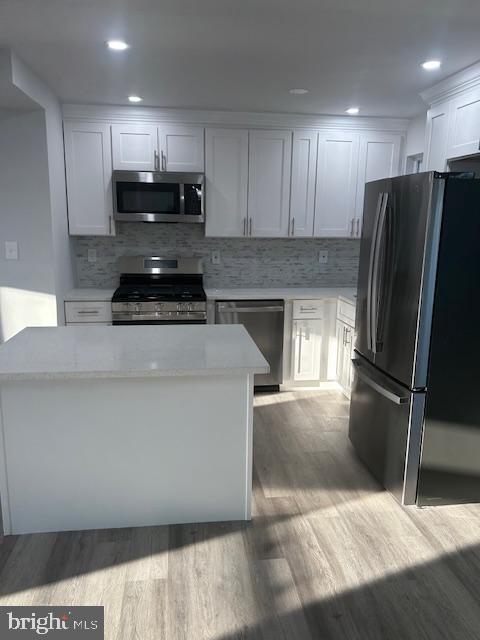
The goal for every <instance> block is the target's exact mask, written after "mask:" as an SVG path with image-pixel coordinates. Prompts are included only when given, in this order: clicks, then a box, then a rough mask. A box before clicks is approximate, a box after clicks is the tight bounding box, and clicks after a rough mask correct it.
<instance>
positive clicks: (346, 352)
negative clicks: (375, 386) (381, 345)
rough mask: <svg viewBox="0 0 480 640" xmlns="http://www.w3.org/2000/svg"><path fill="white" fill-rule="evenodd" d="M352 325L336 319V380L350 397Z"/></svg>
mask: <svg viewBox="0 0 480 640" xmlns="http://www.w3.org/2000/svg"><path fill="white" fill-rule="evenodd" d="M352 358H353V327H350V326H349V325H348V324H345V322H342V320H337V382H338V384H339V385H340V386H341V387H342V390H343V392H344V393H345V394H346V395H347V396H348V397H350V392H351V388H352Z"/></svg>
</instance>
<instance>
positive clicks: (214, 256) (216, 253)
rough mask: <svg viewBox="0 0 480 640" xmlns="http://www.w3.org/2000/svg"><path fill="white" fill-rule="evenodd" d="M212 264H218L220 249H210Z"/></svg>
mask: <svg viewBox="0 0 480 640" xmlns="http://www.w3.org/2000/svg"><path fill="white" fill-rule="evenodd" d="M212 264H220V251H218V249H216V250H215V251H212Z"/></svg>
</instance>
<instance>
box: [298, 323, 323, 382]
mask: <svg viewBox="0 0 480 640" xmlns="http://www.w3.org/2000/svg"><path fill="white" fill-rule="evenodd" d="M322 328H323V320H320V319H316V320H294V321H293V343H292V365H293V366H292V369H293V371H292V374H293V375H292V377H293V380H294V381H300V380H319V379H320V357H321V350H322Z"/></svg>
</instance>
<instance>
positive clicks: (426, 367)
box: [349, 172, 480, 506]
mask: <svg viewBox="0 0 480 640" xmlns="http://www.w3.org/2000/svg"><path fill="white" fill-rule="evenodd" d="M479 318H480V180H475V179H472V178H471V176H470V177H469V176H466V175H461V174H460V175H459V174H439V173H435V172H429V173H422V174H415V175H409V176H401V177H398V178H391V179H386V180H379V181H375V182H371V183H369V184H367V187H366V193H365V202H364V218H363V234H362V240H361V248H360V268H359V283H358V297H357V316H356V328H355V334H356V335H355V352H354V360H353V368H354V379H353V389H352V400H351V409H350V424H349V437H350V440H351V442H352V444H353V446H354V448H355V450H356V452H357V454H358V456H359V457H360V459H361V460H362V461H363V462H364V463H365V464H366V466H367V467H368V468H369V469H370V471H371V473H372V474H373V475H374V476H375V477H376V479H377V480H378V481H379V482H380V483H381V484H382V485H383V486H384V487H385V488H386V489H388V490H389V491H390V492H391V493H392V494H393V495H394V496H395V497H396V498H397V499H398V500H399V501H400V502H401V503H402V504H417V505H419V506H420V505H432V504H451V503H459V502H479V501H480V375H479V374H480V329H478V328H477V323H478V322H479Z"/></svg>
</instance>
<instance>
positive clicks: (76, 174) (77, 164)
mask: <svg viewBox="0 0 480 640" xmlns="http://www.w3.org/2000/svg"><path fill="white" fill-rule="evenodd" d="M64 139H65V166H66V176H67V200H68V224H69V231H70V235H97V236H108V235H114V231H115V230H114V225H113V221H112V220H113V218H112V214H113V211H112V151H111V142H110V126H109V125H108V124H102V123H92V122H79V123H77V122H66V123H65V125H64Z"/></svg>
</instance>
